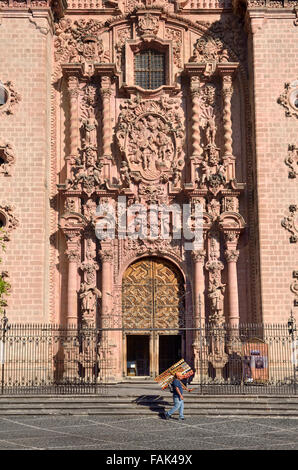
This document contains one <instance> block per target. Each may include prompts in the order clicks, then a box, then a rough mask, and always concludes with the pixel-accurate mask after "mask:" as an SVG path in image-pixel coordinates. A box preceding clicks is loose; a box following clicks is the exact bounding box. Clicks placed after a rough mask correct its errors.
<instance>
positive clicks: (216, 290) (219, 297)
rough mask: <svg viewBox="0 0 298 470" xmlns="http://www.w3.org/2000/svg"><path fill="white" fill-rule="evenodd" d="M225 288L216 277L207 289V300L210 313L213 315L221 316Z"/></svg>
mask: <svg viewBox="0 0 298 470" xmlns="http://www.w3.org/2000/svg"><path fill="white" fill-rule="evenodd" d="M225 287H226V285H225V284H222V283H221V282H220V281H219V279H217V278H216V277H215V278H214V279H213V282H212V283H211V285H210V287H209V290H208V298H209V299H210V304H211V310H212V313H213V314H215V315H222V314H223V309H224V292H225Z"/></svg>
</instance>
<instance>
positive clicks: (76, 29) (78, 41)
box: [54, 18, 111, 72]
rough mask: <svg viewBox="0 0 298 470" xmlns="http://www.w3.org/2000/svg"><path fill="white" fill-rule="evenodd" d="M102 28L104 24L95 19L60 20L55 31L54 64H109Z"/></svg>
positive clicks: (108, 54)
mask: <svg viewBox="0 0 298 470" xmlns="http://www.w3.org/2000/svg"><path fill="white" fill-rule="evenodd" d="M103 27H104V24H103V23H101V22H100V21H98V20H95V19H89V20H86V19H80V20H76V21H74V22H72V20H71V19H70V18H62V19H61V20H60V21H59V23H58V24H57V25H56V29H55V41H54V46H55V60H56V62H57V63H83V64H85V65H88V64H90V65H91V64H93V63H95V62H96V63H107V62H110V61H111V60H110V53H109V51H105V50H104V47H103V40H102V38H101V34H102V31H103ZM86 72H88V70H86Z"/></svg>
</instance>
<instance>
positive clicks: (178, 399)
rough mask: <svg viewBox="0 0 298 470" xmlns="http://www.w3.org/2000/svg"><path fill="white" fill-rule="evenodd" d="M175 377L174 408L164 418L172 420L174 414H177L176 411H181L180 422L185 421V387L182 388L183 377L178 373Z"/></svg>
mask: <svg viewBox="0 0 298 470" xmlns="http://www.w3.org/2000/svg"><path fill="white" fill-rule="evenodd" d="M174 377H175V378H174V380H173V382H172V387H173V400H174V406H173V408H172V409H171V410H170V411H168V412H167V413H165V414H164V418H165V419H170V417H171V416H172V414H173V413H175V411H178V410H179V420H183V419H184V414H183V411H184V400H183V387H182V383H181V382H180V380H181V379H182V378H183V375H182V374H180V373H179V372H177V373H176V374H175V375H174Z"/></svg>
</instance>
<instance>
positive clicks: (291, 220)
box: [281, 204, 298, 243]
mask: <svg viewBox="0 0 298 470" xmlns="http://www.w3.org/2000/svg"><path fill="white" fill-rule="evenodd" d="M281 225H282V227H284V228H285V229H286V230H288V232H290V234H291V236H290V242H291V243H297V241H298V206H297V205H294V204H292V205H291V206H289V214H288V216H287V217H285V218H284V219H283V220H282V221H281Z"/></svg>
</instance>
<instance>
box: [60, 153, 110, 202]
mask: <svg viewBox="0 0 298 470" xmlns="http://www.w3.org/2000/svg"><path fill="white" fill-rule="evenodd" d="M102 168H103V164H102V163H101V162H100V161H99V160H98V158H97V151H96V148H94V147H91V146H88V147H86V148H85V149H83V150H82V151H81V155H80V156H78V157H76V159H75V164H74V165H73V166H72V168H71V172H72V175H71V177H70V178H68V179H67V180H66V189H67V190H69V189H73V190H77V189H79V190H81V191H84V192H85V193H86V194H87V195H88V196H90V195H91V194H92V193H93V192H94V191H95V190H96V189H99V188H102V187H103V185H104V180H103V176H102Z"/></svg>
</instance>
